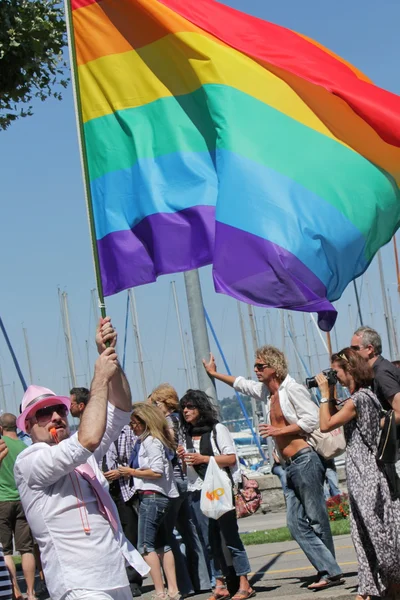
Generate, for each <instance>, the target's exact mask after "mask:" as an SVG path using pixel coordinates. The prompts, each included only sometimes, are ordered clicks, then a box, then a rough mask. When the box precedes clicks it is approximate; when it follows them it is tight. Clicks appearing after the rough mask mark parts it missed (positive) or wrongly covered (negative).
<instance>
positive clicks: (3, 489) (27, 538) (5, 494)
mask: <svg viewBox="0 0 400 600" xmlns="http://www.w3.org/2000/svg"><path fill="white" fill-rule="evenodd" d="M16 420H17V417H16V416H15V415H12V414H11V413H4V414H3V415H1V417H0V432H1V434H2V436H3V440H4V442H5V443H6V445H7V448H8V453H7V455H6V457H5V458H4V459H3V462H2V463H1V467H0V542H1V543H2V545H3V551H4V559H5V563H6V566H7V568H8V571H9V573H10V578H11V584H12V587H13V592H14V597H15V598H21V597H22V595H21V590H20V588H19V585H18V582H17V573H16V570H15V565H14V561H13V557H12V555H13V538H14V540H15V548H16V550H17V551H18V552H20V554H21V561H22V570H23V573H24V577H25V581H26V585H27V592H28V600H34V598H35V591H34V584H35V571H36V564H35V557H34V554H33V539H32V534H31V530H30V529H29V525H28V522H27V520H26V517H25V513H24V510H23V508H22V504H21V499H20V496H19V493H18V490H17V486H16V483H15V479H14V464H15V461H16V459H17V456H18V454H20V453H21V452H22V451H23V450H25V448H26V445H25V444H24V443H23V442H21V440H20V439H19V438H18V435H17V424H16Z"/></svg>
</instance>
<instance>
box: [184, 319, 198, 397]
mask: <svg viewBox="0 0 400 600" xmlns="http://www.w3.org/2000/svg"><path fill="white" fill-rule="evenodd" d="M185 345H186V356H187V357H188V363H189V381H190V383H189V387H190V388H191V389H192V390H194V389H196V388H198V387H199V385H198V383H196V377H197V372H196V365H195V364H194V359H193V354H192V348H193V345H192V344H191V343H190V338H189V334H188V332H187V331H186V329H185Z"/></svg>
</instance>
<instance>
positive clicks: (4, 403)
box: [0, 364, 7, 412]
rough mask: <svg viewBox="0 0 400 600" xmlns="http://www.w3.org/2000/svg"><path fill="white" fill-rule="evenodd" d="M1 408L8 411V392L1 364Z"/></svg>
mask: <svg viewBox="0 0 400 600" xmlns="http://www.w3.org/2000/svg"><path fill="white" fill-rule="evenodd" d="M0 408H2V410H3V411H4V412H7V402H6V394H5V392H4V381H3V371H2V369H1V364H0Z"/></svg>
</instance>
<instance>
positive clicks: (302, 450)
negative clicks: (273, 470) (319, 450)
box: [285, 446, 313, 467]
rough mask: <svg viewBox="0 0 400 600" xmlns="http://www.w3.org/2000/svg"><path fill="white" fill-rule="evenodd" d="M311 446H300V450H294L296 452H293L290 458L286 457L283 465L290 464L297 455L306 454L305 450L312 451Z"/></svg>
mask: <svg viewBox="0 0 400 600" xmlns="http://www.w3.org/2000/svg"><path fill="white" fill-rule="evenodd" d="M312 450H313V449H312V448H311V446H308V448H302V449H301V450H299V451H298V452H296V454H293V456H291V457H290V458H288V459H287V460H286V461H285V466H286V467H288V466H289V465H291V464H292V462H293V461H294V460H295V459H296V458H297V457H298V456H301V455H302V454H306V453H307V452H312Z"/></svg>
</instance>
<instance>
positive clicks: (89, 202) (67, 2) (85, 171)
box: [64, 0, 106, 319]
mask: <svg viewBox="0 0 400 600" xmlns="http://www.w3.org/2000/svg"><path fill="white" fill-rule="evenodd" d="M64 6H65V13H66V17H67V18H66V23H67V36H68V48H69V59H70V65H71V74H72V77H71V81H72V90H73V97H74V104H75V116H76V126H77V131H78V145H79V153H80V156H81V167H82V178H83V188H84V193H85V201H86V209H87V216H88V222H89V233H90V242H91V245H92V256H93V262H94V272H95V276H96V286H97V295H98V299H99V308H100V312H101V316H102V317H103V319H104V318H105V316H106V305H105V304H104V292H103V283H102V281H101V271H100V260H99V250H98V247H97V241H96V227H95V223H94V212H93V198H92V192H91V189H90V179H89V165H88V159H87V148H86V144H85V136H84V130H83V117H82V103H81V97H80V93H79V81H78V67H77V60H76V50H75V35H74V27H73V21H72V7H71V0H64Z"/></svg>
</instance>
